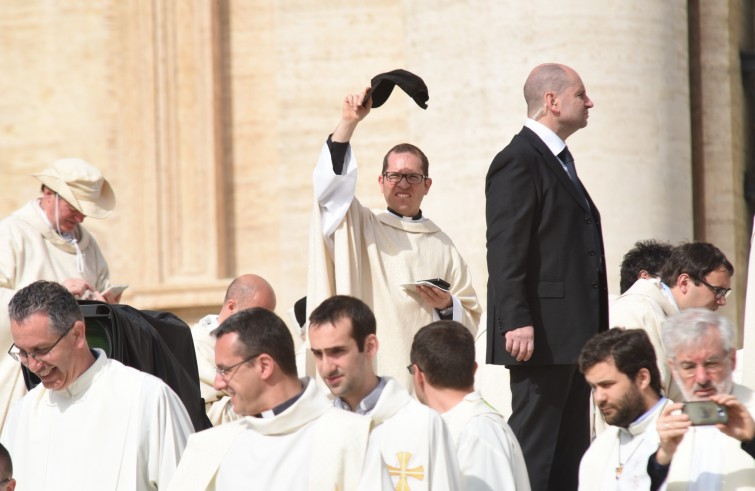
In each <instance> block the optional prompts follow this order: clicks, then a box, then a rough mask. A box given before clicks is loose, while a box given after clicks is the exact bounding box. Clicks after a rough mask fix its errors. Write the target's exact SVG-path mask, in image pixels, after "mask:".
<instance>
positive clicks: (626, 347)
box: [578, 327, 661, 395]
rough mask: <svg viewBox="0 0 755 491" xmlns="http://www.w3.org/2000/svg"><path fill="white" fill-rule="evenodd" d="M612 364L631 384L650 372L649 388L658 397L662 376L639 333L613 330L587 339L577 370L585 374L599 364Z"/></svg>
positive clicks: (650, 347) (643, 335) (652, 351)
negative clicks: (644, 373) (643, 373)
mask: <svg viewBox="0 0 755 491" xmlns="http://www.w3.org/2000/svg"><path fill="white" fill-rule="evenodd" d="M607 360H611V361H613V364H614V365H616V368H617V369H618V370H619V371H620V372H621V373H623V374H624V375H626V376H627V377H629V379H630V380H632V381H634V380H635V379H636V378H637V374H638V373H639V372H640V370H641V369H643V368H647V370H648V372H650V388H652V389H653V390H654V391H655V392H656V394H658V395H661V373H660V371H659V370H658V361H657V358H656V356H655V349H654V348H653V344H652V343H651V342H650V338H649V337H648V335H647V333H646V332H645V331H643V330H642V329H624V328H623V327H614V328H613V329H609V330H608V331H605V332H601V333H599V334H596V335H595V336H593V337H592V338H590V339H589V340H588V341H587V343H585V346H584V347H583V348H582V352H581V353H580V354H579V360H578V363H579V370H580V371H581V372H582V373H583V374H584V373H585V372H586V371H587V370H589V369H590V368H592V367H593V366H595V365H597V364H598V363H600V362H603V361H607Z"/></svg>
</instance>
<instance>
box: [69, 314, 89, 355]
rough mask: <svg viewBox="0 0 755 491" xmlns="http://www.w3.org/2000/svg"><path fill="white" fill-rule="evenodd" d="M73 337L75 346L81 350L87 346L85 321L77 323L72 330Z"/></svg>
mask: <svg viewBox="0 0 755 491" xmlns="http://www.w3.org/2000/svg"><path fill="white" fill-rule="evenodd" d="M71 337H73V339H74V346H76V347H77V348H81V347H83V346H84V345H86V344H87V335H86V324H85V323H84V321H76V323H74V325H73V327H72V328H71Z"/></svg>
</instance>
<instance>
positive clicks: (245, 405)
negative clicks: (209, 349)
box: [170, 308, 392, 491]
mask: <svg viewBox="0 0 755 491" xmlns="http://www.w3.org/2000/svg"><path fill="white" fill-rule="evenodd" d="M214 335H215V336H216V338H217V342H216V344H215V362H216V366H217V374H216V377H215V386H216V388H217V389H218V390H224V391H226V392H227V393H228V394H229V395H230V396H231V404H232V406H233V409H234V411H235V412H236V413H237V414H239V415H240V416H242V419H239V420H237V421H233V422H229V423H226V424H223V425H220V426H217V427H215V428H211V429H209V430H206V431H202V432H200V433H197V434H195V435H192V437H191V438H190V439H189V444H188V446H187V448H186V451H185V452H184V455H183V457H182V459H181V463H180V465H179V467H178V470H177V472H176V477H175V479H174V480H173V482H172V483H171V488H170V489H173V490H176V491H186V490H236V489H238V490H241V489H282V490H283V489H286V490H288V489H296V490H299V489H302V490H303V489H307V490H323V491H326V490H327V491H332V490H334V489H340V490H347V489H348V490H351V489H354V490H356V489H365V490H382V489H392V487H390V479H389V477H388V475H387V473H386V472H385V467H384V466H383V464H382V460H381V459H380V456H379V455H378V454H377V451H376V450H375V449H372V450H370V448H369V446H368V442H369V435H370V426H371V422H370V420H369V419H368V418H365V417H362V416H357V415H354V414H349V413H347V412H345V411H341V410H338V409H336V408H334V407H333V405H332V403H331V402H330V401H329V400H328V399H327V397H326V396H325V395H324V394H323V393H322V392H321V391H320V390H319V389H318V387H317V384H316V383H315V381H314V380H313V379H308V378H305V379H299V378H297V372H296V358H295V353H294V342H293V339H292V338H291V334H290V332H289V330H288V328H287V327H286V325H285V324H284V323H283V321H282V320H281V319H280V318H279V317H277V316H276V315H275V314H274V313H272V312H270V311H268V310H265V309H262V308H252V309H247V310H244V311H241V312H238V313H236V314H234V315H232V316H230V317H229V318H228V319H226V320H225V321H224V322H223V323H222V324H221V325H220V327H218V329H217V330H216V331H214Z"/></svg>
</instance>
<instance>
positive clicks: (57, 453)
mask: <svg viewBox="0 0 755 491" xmlns="http://www.w3.org/2000/svg"><path fill="white" fill-rule="evenodd" d="M95 351H96V353H97V360H96V361H95V362H94V364H93V365H92V366H91V367H89V368H88V369H87V370H86V371H85V372H84V373H83V374H81V375H80V376H79V378H77V379H76V380H75V381H73V383H71V384H70V385H69V386H68V387H66V388H65V389H63V390H60V391H53V390H48V389H45V388H44V387H43V386H42V385H41V384H40V385H38V386H37V387H35V388H34V389H33V390H32V391H30V392H29V393H28V394H27V395H26V396H24V398H23V399H21V400H20V401H18V403H17V404H15V405H14V406H13V408H12V409H11V412H10V414H9V416H8V420H7V421H6V424H5V427H4V428H3V433H2V437H1V438H0V440H2V443H3V445H5V446H6V447H7V448H8V451H9V452H10V454H11V456H12V457H11V458H12V459H13V471H14V472H13V474H14V477H15V478H16V481H17V482H18V487H17V488H16V489H17V490H18V491H24V490H27V489H28V490H35V491H37V490H51V491H53V490H54V491H67V490H71V491H73V490H82V489H83V490H100V489H102V490H104V489H107V490H116V491H134V490H140V491H141V490H150V489H158V488H164V487H166V486H167V484H168V483H169V482H170V480H171V478H172V477H173V473H174V472H175V470H176V466H177V465H178V461H179V459H180V457H181V452H182V451H183V449H184V446H185V445H186V440H187V438H188V436H189V434H191V433H192V431H194V430H193V426H192V423H191V420H190V419H189V415H188V413H187V412H186V409H185V408H184V406H183V404H182V403H181V400H180V399H179V398H178V396H177V395H176V394H175V393H174V392H173V390H171V388H170V387H168V386H167V385H165V384H164V383H163V382H162V380H160V379H158V378H157V377H153V376H152V375H150V374H148V373H144V372H140V371H139V370H136V369H134V368H131V367H126V366H124V365H122V364H121V363H119V362H118V361H115V360H109V359H108V358H107V357H106V356H105V353H104V352H103V351H102V350H99V349H97V350H95Z"/></svg>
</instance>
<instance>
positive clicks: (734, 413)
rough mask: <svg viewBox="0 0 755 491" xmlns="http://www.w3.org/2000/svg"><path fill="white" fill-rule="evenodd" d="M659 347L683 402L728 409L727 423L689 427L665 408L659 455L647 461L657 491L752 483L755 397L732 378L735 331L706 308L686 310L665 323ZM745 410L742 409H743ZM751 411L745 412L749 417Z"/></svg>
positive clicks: (675, 410)
mask: <svg viewBox="0 0 755 491" xmlns="http://www.w3.org/2000/svg"><path fill="white" fill-rule="evenodd" d="M662 336H663V345H664V346H665V347H666V350H667V353H668V365H669V368H670V369H671V373H672V376H673V377H674V381H675V382H676V383H677V384H678V386H679V388H680V390H681V393H682V395H683V396H684V399H685V400H686V401H707V400H712V401H715V402H716V403H718V404H720V405H723V406H724V407H726V408H727V410H728V414H729V421H728V423H726V424H717V425H715V426H713V425H700V426H695V425H692V422H691V421H690V418H689V416H688V415H686V414H683V413H681V412H680V410H681V409H682V407H683V405H684V404H683V403H681V402H677V403H675V404H669V405H668V406H667V407H666V408H664V410H663V412H662V413H661V416H660V417H659V418H658V422H657V429H658V434H659V437H660V447H659V448H658V452H656V453H655V454H653V455H652V456H651V457H650V459H649V462H648V473H649V474H650V475H651V477H652V479H653V486H652V487H651V489H658V487H659V486H660V483H661V482H663V481H664V479H666V478H667V483H666V485H667V489H695V490H696V489H700V490H706V491H707V490H728V489H741V488H742V487H744V486H752V485H753V483H755V460H753V458H752V456H751V455H748V453H746V452H749V453H752V446H753V442H752V440H753V428H752V416H753V414H755V395H754V394H753V391H752V390H751V389H750V388H749V387H745V386H743V385H740V384H737V383H735V382H734V380H733V378H732V373H733V371H734V367H735V366H736V344H735V343H736V332H735V331H734V327H733V326H732V324H731V323H730V322H729V321H728V319H726V318H725V317H723V316H722V315H720V314H718V313H716V312H711V311H709V310H707V309H689V310H685V311H683V312H680V313H679V314H676V315H674V316H673V317H670V318H669V319H668V320H667V321H666V323H665V324H664V325H663V332H662ZM745 409H746V411H745ZM748 413H749V414H748Z"/></svg>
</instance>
